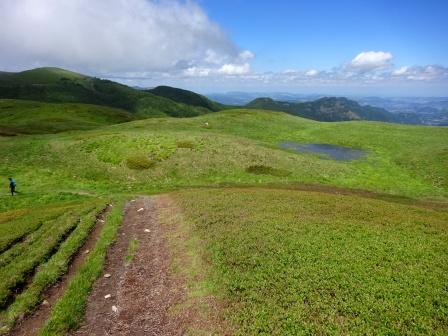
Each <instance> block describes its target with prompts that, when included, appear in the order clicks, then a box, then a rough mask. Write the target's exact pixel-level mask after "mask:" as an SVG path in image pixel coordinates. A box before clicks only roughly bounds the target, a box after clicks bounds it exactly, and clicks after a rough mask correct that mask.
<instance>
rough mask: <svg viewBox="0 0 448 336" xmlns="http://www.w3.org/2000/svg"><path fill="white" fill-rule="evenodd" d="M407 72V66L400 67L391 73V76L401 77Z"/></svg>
mask: <svg viewBox="0 0 448 336" xmlns="http://www.w3.org/2000/svg"><path fill="white" fill-rule="evenodd" d="M408 70H409V67H407V66H402V67H401V68H399V69H397V70H394V71H392V75H394V76H402V75H405V74H406V73H407V72H408Z"/></svg>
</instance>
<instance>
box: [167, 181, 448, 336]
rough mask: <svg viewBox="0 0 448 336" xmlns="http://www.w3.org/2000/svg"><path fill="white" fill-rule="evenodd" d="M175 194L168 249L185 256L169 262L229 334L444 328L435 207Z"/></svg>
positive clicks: (324, 197)
mask: <svg viewBox="0 0 448 336" xmlns="http://www.w3.org/2000/svg"><path fill="white" fill-rule="evenodd" d="M175 197H176V199H177V202H178V204H179V205H180V207H181V209H182V216H183V218H185V221H186V223H185V224H184V225H183V227H182V228H181V229H180V231H179V232H177V233H175V234H174V236H175V237H176V239H175V240H173V245H174V246H176V247H177V246H178V244H179V241H183V242H184V244H185V248H186V249H187V251H188V253H189V254H190V255H191V256H192V257H191V259H192V260H193V261H192V262H191V264H185V257H184V256H178V258H179V261H178V262H179V264H178V265H177V266H178V267H179V268H180V269H181V270H182V271H184V272H185V274H186V276H189V279H190V286H192V288H194V289H195V292H196V293H202V295H204V296H206V297H209V296H210V295H212V296H214V297H218V298H220V299H221V300H223V301H224V302H226V304H227V309H226V310H225V313H226V316H227V318H228V319H229V321H230V322H232V325H233V326H234V329H235V332H234V334H236V335H445V334H446V333H447V332H448V315H447V310H446V309H447V305H448V291H447V288H446V274H447V272H448V263H447V255H446V250H447V248H448V227H447V225H446V223H447V222H448V212H446V211H434V210H428V209H422V208H418V207H414V206H408V205H402V204H396V203H393V202H384V201H380V200H374V199H370V198H364V197H358V196H348V195H345V196H343V195H329V194H325V193H320V192H303V191H291V190H287V191H286V190H276V189H228V190H224V189H209V190H191V191H186V192H179V193H176V194H175ZM184 236H187V238H185V240H182V239H179V237H184ZM177 248H178V247H177ZM198 265H199V266H198ZM198 278H199V279H200V281H198ZM204 293H205V294H204ZM199 295H201V294H199Z"/></svg>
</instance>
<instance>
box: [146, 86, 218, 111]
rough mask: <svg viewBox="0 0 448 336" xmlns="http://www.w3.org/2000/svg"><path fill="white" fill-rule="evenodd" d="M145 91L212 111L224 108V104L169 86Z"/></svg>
mask: <svg viewBox="0 0 448 336" xmlns="http://www.w3.org/2000/svg"><path fill="white" fill-rule="evenodd" d="M147 92H150V93H152V94H155V95H156V96H161V97H165V98H169V99H171V100H174V101H175V102H178V103H183V104H186V105H192V106H199V107H203V108H206V109H208V110H210V111H214V112H216V111H220V110H223V109H225V106H224V105H222V104H219V103H216V102H214V101H211V100H210V99H208V98H207V97H205V96H202V95H200V94H197V93H195V92H192V91H188V90H182V89H178V88H173V87H170V86H158V87H156V88H154V89H151V90H147Z"/></svg>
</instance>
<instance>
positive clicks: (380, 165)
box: [0, 101, 448, 335]
mask: <svg viewBox="0 0 448 336" xmlns="http://www.w3.org/2000/svg"><path fill="white" fill-rule="evenodd" d="M25 103H29V104H42V105H41V106H38V111H39V112H40V111H43V110H44V108H45V109H49V108H50V106H55V108H58V109H59V108H61V107H60V105H61V106H64V107H67V106H68V105H70V104H69V103H62V104H61V103H59V104H58V103H35V102H23V101H20V102H15V101H3V103H2V104H3V105H1V106H3V107H5V106H6V108H5V109H4V110H8V109H10V108H11V107H10V106H11V105H12V106H13V107H14V106H16V107H15V108H14V109H15V110H16V111H19V112H20V110H21V109H23V110H24V111H26V110H27V109H29V111H32V107H26V106H25V105H22V104H25ZM8 104H10V105H8ZM14 104H17V105H14ZM78 105H80V104H76V106H78ZM8 106H9V107H8ZM88 106H90V105H88ZM85 108H88V107H87V106H86V107H85ZM93 108H96V107H93ZM2 110H3V109H2ZM119 111H120V110H119ZM20 113H22V112H20ZM51 113H53V112H48V113H47V114H46V115H45V118H47V117H48V116H49V115H51ZM7 115H8V114H7V113H6V114H4V115H3V119H4V120H7V119H8V117H7ZM57 115H66V116H71V115H75V116H79V114H78V113H72V114H70V112H69V111H67V112H65V113H61V112H60V111H59V112H58V113H57ZM106 115H107V117H105V118H106V120H108V119H109V118H110V114H106ZM13 116H15V115H14V114H13ZM26 116H27V114H26V113H25V112H23V114H22V118H21V119H20V120H21V122H22V121H23V122H24V121H26V120H27V118H26ZM89 116H90V115H89ZM94 116H97V113H94V114H93V116H90V117H94ZM0 119H1V118H0ZM13 122H15V123H16V125H17V124H18V121H13ZM103 122H104V120H102V121H100V122H98V123H103ZM44 124H45V123H44V122H42V125H44ZM38 125H39V122H36V127H38ZM27 127H28V126H27ZM40 127H43V126H40ZM447 138H448V127H429V126H409V125H398V124H389V123H382V122H372V121H359V122H333V123H329V122H317V121H314V120H310V119H304V118H300V117H295V116H292V115H288V114H286V113H281V112H272V111H259V110H250V109H236V110H226V111H223V112H220V113H209V114H206V115H201V116H198V117H195V118H148V119H144V120H135V121H130V122H127V123H122V124H115V125H110V126H104V127H97V128H95V129H91V130H82V131H81V130H80V131H72V132H67V133H58V134H46V135H38V134H36V135H33V134H32V135H26V136H25V135H17V136H15V137H5V136H0V148H1V149H2V155H1V156H0V180H1V181H3V183H5V184H6V183H7V178H8V177H10V176H12V177H14V178H15V179H16V181H17V184H18V189H17V190H18V191H19V193H18V194H17V195H16V196H14V197H11V196H10V195H9V194H8V189H7V186H6V185H4V188H3V192H2V193H1V194H0V224H1V225H0V251H2V256H1V257H2V258H0V264H1V265H0V266H3V267H0V278H1V279H5V281H3V283H2V284H1V286H0V305H1V304H3V306H2V308H3V310H2V312H0V333H2V332H3V333H4V332H6V331H7V330H8V328H9V327H12V326H13V324H14V323H15V322H16V321H17V320H19V319H22V318H23V316H25V317H26V314H28V312H30V311H33V310H34V308H35V307H38V306H39V305H40V304H41V303H42V300H43V299H44V298H46V297H47V296H46V294H45V293H46V292H45V290H46V289H47V288H50V287H51V286H53V284H55V283H57V281H58V279H59V278H60V277H61V276H62V275H63V274H64V273H66V271H67V269H68V265H69V263H70V260H71V256H72V255H74V254H76V252H77V251H80V254H87V256H86V257H85V259H84V260H85V261H84V263H83V264H82V265H81V267H79V269H78V270H77V271H76V274H75V275H74V276H73V277H72V278H70V283H69V285H68V286H67V287H63V288H64V293H63V294H62V296H61V299H60V300H59V301H57V303H55V304H54V305H52V306H51V309H52V311H51V313H50V320H49V322H45V324H44V328H47V327H48V326H50V327H48V328H53V329H51V330H52V332H48V333H47V332H43V333H41V334H42V335H50V334H51V335H53V334H55V332H54V330H61V334H64V333H66V332H67V330H69V329H70V328H76V326H77V325H78V323H81V320H82V318H83V316H84V312H85V304H86V302H87V295H88V293H89V291H90V289H91V288H92V286H93V283H94V280H95V278H96V277H102V266H103V263H104V261H105V260H106V256H107V250H108V246H110V244H111V243H112V242H113V241H114V239H115V237H117V236H118V235H120V236H121V237H122V238H123V239H125V240H123V242H124V244H123V245H122V246H123V247H124V248H123V249H121V248H120V249H121V250H122V251H123V254H124V253H126V256H125V255H123V259H121V256H119V258H117V260H119V262H120V265H122V260H126V262H127V259H128V256H131V258H130V259H131V261H129V262H130V263H132V262H133V261H132V258H133V256H134V255H137V254H135V246H136V245H137V248H138V249H141V248H142V247H143V246H145V245H143V244H142V241H143V239H144V241H146V242H149V243H152V242H154V239H153V237H154V236H148V235H147V234H146V233H145V234H143V232H142V234H139V233H138V232H139V231H137V230H135V231H131V232H133V233H132V234H126V235H125V236H124V235H121V234H120V233H117V230H118V227H119V225H120V223H121V221H122V219H121V218H122V214H125V215H126V216H127V215H128V214H131V215H132V216H136V212H135V211H129V209H133V208H131V207H127V208H126V209H127V210H126V211H123V200H133V201H134V200H136V197H137V196H138V195H148V194H150V195H155V194H164V195H162V196H154V197H153V198H152V200H155V202H157V203H154V204H155V206H154V207H152V206H151V207H149V208H148V207H146V206H145V208H144V209H143V210H145V211H144V212H143V213H142V214H141V215H143V216H145V217H143V216H142V217H140V216H141V215H138V216H139V217H134V218H136V219H134V220H139V221H140V218H142V219H144V218H148V217H149V216H151V218H154V220H156V221H158V220H160V225H161V226H160V228H162V227H163V229H161V230H158V231H159V232H160V234H163V239H166V241H167V243H168V244H169V245H168V246H169V248H170V250H169V251H170V253H171V252H172V253H173V254H172V256H173V258H172V260H173V263H172V265H173V266H174V267H175V268H176V272H177V273H176V276H178V275H179V276H183V275H182V274H187V275H188V276H187V279H186V287H182V288H190V289H191V291H194V292H192V293H193V294H192V295H194V301H203V302H210V301H209V300H210V298H213V297H216V298H222V300H223V301H222V302H223V303H225V305H223V307H224V310H222V311H221V310H219V309H218V310H216V311H215V310H213V314H214V316H218V317H220V318H221V316H222V317H223V321H235V323H236V324H235V328H236V332H235V334H242V335H245V334H259V333H260V331H262V332H263V333H265V334H278V335H284V334H300V333H308V334H332V333H333V334H334V333H335V330H338V329H337V328H339V327H340V321H343V323H344V325H343V326H342V328H343V329H340V330H342V331H346V334H350V333H351V334H375V332H377V331H378V330H380V334H397V335H402V334H403V335H405V334H409V335H415V334H421V335H428V334H430V335H437V334H440V335H442V334H446V332H445V331H446V326H447V323H445V322H446V314H445V313H444V312H445V311H444V310H443V309H442V308H443V307H446V306H447V302H448V300H447V296H446V295H444V293H445V292H446V290H445V289H446V280H445V279H446V277H445V274H446V273H447V272H446V265H447V263H446V253H445V252H446V250H447V248H448V240H447V226H446V223H447V219H448V213H447V202H446V201H447V199H448V198H447V197H448V170H447V167H446V162H447V160H448V150H447V143H446V141H445V139H447ZM285 141H290V142H300V143H313V144H332V145H339V146H345V147H350V148H356V149H362V150H364V151H365V152H366V156H365V157H362V158H360V159H357V160H351V161H338V160H334V159H330V158H323V157H321V156H320V155H317V154H313V153H303V152H295V151H293V150H287V149H282V148H281V147H280V146H279V145H280V144H281V143H283V142H285ZM167 191H175V192H174V194H173V193H170V195H166V194H165V193H166V192H167ZM159 197H160V198H159ZM137 202H138V201H137ZM106 203H112V204H113V208H112V210H111V212H110V214H109V216H112V217H109V216H107V218H105V222H104V223H103V224H100V223H99V222H97V221H96V220H95V218H96V219H100V218H101V217H98V216H97V214H98V213H99V212H100V211H101V209H104V207H105V204H106ZM137 212H140V210H138V211H137ZM146 216H148V217H146ZM95 223H97V224H95ZM134 223H135V222H128V221H127V220H126V221H125V224H124V225H132V226H133V224H134ZM146 223H147V222H146V221H143V220H142V221H141V222H140V223H139V224H138V225H142V224H144V225H145V227H146ZM95 225H98V226H95ZM75 227H76V228H75ZM93 227H95V228H99V230H101V231H100V233H99V235H98V236H91V237H92V239H93V240H92V241H93V242H94V241H95V240H96V239H98V240H96V241H97V242H96V243H95V244H94V245H92V247H90V248H89V250H86V249H85V248H84V247H82V248H81V249H79V247H80V246H83V245H82V244H83V242H84V241H85V239H86V237H87V236H88V234H89V232H95V231H96V229H94V230H95V231H91V230H92V228H93ZM139 227H140V226H139ZM78 228H80V229H78ZM141 228H142V229H143V226H142V227H141ZM148 230H149V229H148ZM142 231H143V230H142ZM145 231H146V229H145ZM154 231H155V230H154ZM146 232H147V231H146ZM150 232H151V233H149V234H150V235H153V234H155V233H154V232H153V230H152V227H151V230H150ZM97 237H98V238H97ZM144 237H148V238H144ZM161 237H162V236H161ZM64 239H65V240H64ZM120 239H121V238H120ZM84 246H85V245H84ZM127 246H128V248H126V247H127ZM133 246H134V247H133ZM138 249H137V251H138ZM55 251H56V252H55ZM126 251H127V252H126ZM140 251H141V250H140ZM87 252H88V253H87ZM137 259H139V258H134V260H137ZM143 260H144V259H143ZM6 262H8V264H7V265H5V263H6ZM130 265H132V266H130V267H129V269H131V270H132V269H135V268H133V267H134V265H135V264H130ZM126 267H127V266H126ZM397 270H399V272H397ZM107 271H108V272H109V270H107ZM111 274H115V275H116V274H117V273H116V268H113V269H112V272H111ZM198 274H199V275H200V279H199V280H200V281H198V277H197V275H198ZM391 275H393V276H391ZM372 289H373V290H372ZM189 295H190V294H189ZM192 297H193V296H192ZM202 298H204V299H202ZM218 303H220V302H218ZM188 306H189V305H188ZM227 307H229V309H227ZM390 307H399V308H400V309H390ZM441 307H442V308H441ZM202 308H203V307H202V306H201V307H200V309H202ZM205 308H207V307H205ZM109 309H110V308H109ZM61 311H63V313H60V312H61ZM201 311H207V310H206V309H204V310H201ZM215 312H216V313H215ZM285 316H286V318H287V320H285ZM73 321H79V322H76V323H75V322H73ZM285 321H286V322H285ZM409 321H413V322H415V323H408V322H409ZM232 323H233V322H232ZM69 324H70V325H71V326H70V327H69ZM55 325H56V327H53V326H55ZM73 326H74V327H73ZM231 326H233V324H232V325H231ZM378 326H380V328H381V329H379V327H378Z"/></svg>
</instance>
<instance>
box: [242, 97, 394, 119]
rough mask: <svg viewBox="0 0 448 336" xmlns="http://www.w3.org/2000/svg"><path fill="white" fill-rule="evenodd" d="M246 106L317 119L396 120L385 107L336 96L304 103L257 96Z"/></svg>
mask: <svg viewBox="0 0 448 336" xmlns="http://www.w3.org/2000/svg"><path fill="white" fill-rule="evenodd" d="M246 107H248V108H255V109H263V110H272V111H282V112H286V113H289V114H292V115H295V116H299V117H303V118H308V119H313V120H318V121H349V120H374V121H389V122H394V121H397V120H396V118H395V116H394V115H393V114H392V113H390V112H388V111H386V110H385V109H382V108H378V107H372V106H368V105H359V104H358V103H357V102H355V101H353V100H349V99H347V98H337V97H325V98H321V99H318V100H315V101H312V102H305V103H292V102H282V101H275V100H273V99H271V98H257V99H255V100H253V101H251V102H250V103H249V104H247V105H246Z"/></svg>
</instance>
